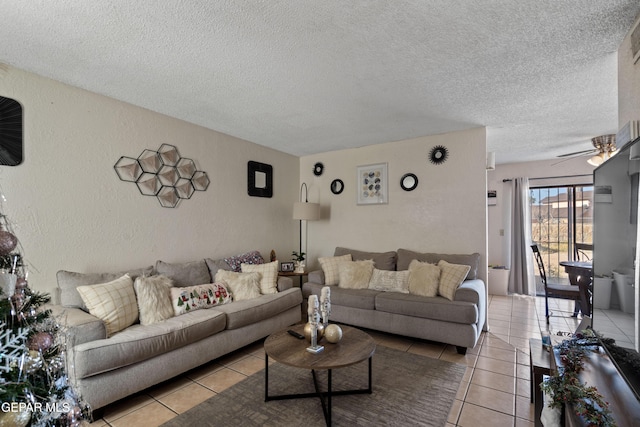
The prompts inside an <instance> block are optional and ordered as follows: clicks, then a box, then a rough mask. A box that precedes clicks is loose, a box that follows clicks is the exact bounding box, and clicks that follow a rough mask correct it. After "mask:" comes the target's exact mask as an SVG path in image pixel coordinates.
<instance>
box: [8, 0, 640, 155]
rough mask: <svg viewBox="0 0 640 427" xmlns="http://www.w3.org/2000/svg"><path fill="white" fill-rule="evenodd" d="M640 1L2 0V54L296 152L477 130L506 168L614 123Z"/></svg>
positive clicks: (581, 141) (579, 143)
mask: <svg viewBox="0 0 640 427" xmlns="http://www.w3.org/2000/svg"><path fill="white" fill-rule="evenodd" d="M639 12H640V2H639V1H638V0H563V1H558V0H535V1H534V0H530V1H522V0H520V1H518V0H485V1H472V0H467V1H462V0H459V1H452V0H430V1H425V0H408V1H400V0H398V1H395V0H394V1H389V0H370V1H365V0H351V1H344V0H343V1H339V0H322V1H317V0H316V1H308V0H294V1H292V0H289V1H287V0H266V1H264V0H263V1H260V0H253V1H250V0H220V1H208V0H190V1H189V0H171V1H166V0H165V1H155V0H135V1H131V0H102V1H86V0H56V1H47V0H40V1H35V0H0V17H1V18H0V19H1V21H2V24H1V25H0V62H4V63H6V64H9V65H12V66H14V67H17V68H20V69H23V70H27V71H31V72H34V73H37V74H40V75H43V76H46V77H50V78H52V79H55V80H58V81H61V82H64V83H67V84H70V85H73V86H77V87H80V88H84V89H87V90H90V91H93V92H97V93H100V94H104V95H107V96H110V97H113V98H116V99H119V100H123V101H126V102H129V103H132V104H135V105H139V106H142V107H146V108H148V109H150V110H153V111H157V112H160V113H164V114H167V115H169V116H173V117H177V118H180V119H184V120H186V121H189V122H192V123H196V124H198V125H201V126H205V127H207V128H211V129H215V130H217V131H221V132H224V133H227V134H230V135H233V136H236V137H239V138H243V139H246V140H249V141H252V142H255V143H257V144H261V145H265V146H269V147H273V148H275V149H278V150H281V151H284V152H287V153H291V154H294V155H298V156H302V155H308V154H314V153H319V152H324V151H330V150H336V149H341V148H348V147H359V146H363V145H371V144H377V143H382V142H389V141H398V140H403V139H407V138H412V137H418V136H424V135H433V134H439V133H444V132H450V131H455V130H461V129H468V128H473V127H478V126H487V128H488V149H489V151H495V152H497V162H498V163H508V162H517V161H524V160H541V159H547V158H552V157H554V156H556V155H558V154H563V153H567V152H572V151H578V150H582V149H586V148H590V147H591V144H590V142H589V140H590V138H591V137H593V136H596V135H600V134H606V133H616V131H617V128H618V119H617V105H618V104H617V98H618V97H617V54H616V51H617V49H618V47H619V45H620V43H621V41H622V39H623V38H624V36H625V34H626V33H627V32H628V30H629V29H630V27H631V25H632V23H633V21H634V17H635V16H636V15H637V14H638V13H639ZM0 95H1V94H0ZM25 108H28V106H25Z"/></svg>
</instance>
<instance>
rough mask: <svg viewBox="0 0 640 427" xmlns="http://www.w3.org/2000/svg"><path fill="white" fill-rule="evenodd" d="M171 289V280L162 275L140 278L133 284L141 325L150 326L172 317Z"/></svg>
mask: <svg viewBox="0 0 640 427" xmlns="http://www.w3.org/2000/svg"><path fill="white" fill-rule="evenodd" d="M172 287H173V282H172V281H171V279H169V278H168V277H167V276H163V275H158V276H149V277H142V276H141V277H138V278H137V279H136V280H135V282H133V288H134V289H135V291H136V297H137V299H138V314H139V317H140V324H141V325H151V324H152V323H158V322H162V321H163V320H167V319H169V318H171V317H173V307H172V306H171V288H172Z"/></svg>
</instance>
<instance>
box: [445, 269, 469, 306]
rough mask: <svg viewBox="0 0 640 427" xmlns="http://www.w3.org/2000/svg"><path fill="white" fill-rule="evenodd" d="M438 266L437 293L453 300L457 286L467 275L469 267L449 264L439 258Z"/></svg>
mask: <svg viewBox="0 0 640 427" xmlns="http://www.w3.org/2000/svg"><path fill="white" fill-rule="evenodd" d="M438 267H440V284H439V286H438V293H439V294H440V295H442V296H443V297H445V298H447V299H449V300H451V301H453V298H454V297H455V295H456V290H457V289H458V286H460V285H461V284H462V282H463V281H464V279H465V278H466V277H467V274H468V273H469V270H471V267H470V266H468V265H461V264H449V263H448V262H447V261H444V260H440V261H439V262H438Z"/></svg>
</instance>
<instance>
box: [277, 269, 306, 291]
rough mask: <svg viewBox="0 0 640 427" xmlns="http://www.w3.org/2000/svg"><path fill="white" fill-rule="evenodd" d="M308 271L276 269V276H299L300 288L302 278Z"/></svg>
mask: <svg viewBox="0 0 640 427" xmlns="http://www.w3.org/2000/svg"><path fill="white" fill-rule="evenodd" d="M308 275H309V273H307V272H304V273H296V272H295V271H278V276H283V277H299V278H300V287H301V288H302V278H303V277H304V276H308Z"/></svg>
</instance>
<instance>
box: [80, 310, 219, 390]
mask: <svg viewBox="0 0 640 427" xmlns="http://www.w3.org/2000/svg"><path fill="white" fill-rule="evenodd" d="M225 323H226V316H225V315H224V313H221V312H219V311H214V309H209V310H197V311H193V312H191V313H188V314H185V315H183V316H175V317H172V318H170V319H167V320H165V321H164V322H159V323H154V324H152V325H140V324H137V325H133V326H130V327H128V328H127V329H125V330H123V331H121V332H119V333H117V334H115V335H114V336H113V337H111V338H109V339H106V340H97V341H91V342H87V343H84V344H80V345H77V346H75V348H74V353H75V354H74V359H73V360H74V369H75V373H76V376H77V378H86V377H90V376H92V375H97V374H100V373H103V372H108V371H112V370H115V369H119V368H122V367H125V366H128V365H132V364H134V363H138V362H142V361H144V360H147V359H150V358H153V357H155V356H157V355H158V354H161V353H166V352H169V351H171V350H175V349H177V348H180V347H184V346H186V345H188V344H191V343H193V342H196V341H199V340H201V339H203V338H206V337H208V336H210V335H213V334H216V333H218V332H220V331H222V330H224V326H225Z"/></svg>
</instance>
